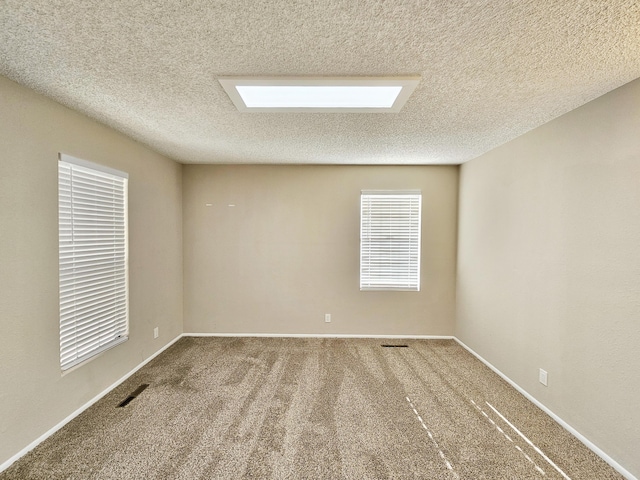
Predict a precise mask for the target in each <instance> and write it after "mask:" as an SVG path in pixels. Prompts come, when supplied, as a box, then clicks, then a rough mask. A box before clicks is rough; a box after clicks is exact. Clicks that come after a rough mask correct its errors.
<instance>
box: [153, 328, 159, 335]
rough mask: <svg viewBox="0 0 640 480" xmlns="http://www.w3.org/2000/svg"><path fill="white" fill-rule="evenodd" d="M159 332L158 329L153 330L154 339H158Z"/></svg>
mask: <svg viewBox="0 0 640 480" xmlns="http://www.w3.org/2000/svg"><path fill="white" fill-rule="evenodd" d="M158 335H159V332H158V327H156V328H154V329H153V338H158Z"/></svg>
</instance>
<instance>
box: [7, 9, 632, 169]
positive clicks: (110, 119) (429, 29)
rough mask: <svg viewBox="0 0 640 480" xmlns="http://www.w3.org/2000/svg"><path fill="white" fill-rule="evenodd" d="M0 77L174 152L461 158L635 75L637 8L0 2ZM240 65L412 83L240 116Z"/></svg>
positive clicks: (191, 155)
mask: <svg viewBox="0 0 640 480" xmlns="http://www.w3.org/2000/svg"><path fill="white" fill-rule="evenodd" d="M0 73H1V74H3V75H5V76H7V77H9V78H11V79H13V80H15V81H17V82H19V83H22V84H24V85H27V86H28V87H31V88H33V89H34V90H36V91H38V92H41V93H43V94H45V95H47V96H49V97H51V98H53V99H55V100H57V101H59V102H60V103H62V104H64V105H67V106H69V107H71V108H74V109H76V110H79V111H81V112H84V113H85V114H87V115H89V116H91V117H93V118H96V119H98V120H100V121H101V122H104V123H105V124H107V125H110V126H112V127H114V128H115V129H117V130H120V131H122V132H124V133H125V134H127V135H129V136H131V137H133V138H135V139H137V140H139V141H141V142H143V143H145V144H147V145H149V146H151V147H152V148H153V149H155V150H156V151H159V152H161V153H164V154H166V155H168V156H170V157H172V158H174V159H176V160H178V161H181V162H187V163H191V162H204V163H233V162H242V163H307V162H308V163H339V164H359V163H362V164H376V163H382V164H387V163H391V164H404V163H407V164H445V163H461V162H464V161H466V160H469V159H472V158H474V157H476V156H478V155H480V154H482V153H484V152H486V151H488V150H490V149H492V148H494V147H496V146H498V145H500V144H502V143H504V142H506V141H508V140H510V139H512V138H514V137H516V136H518V135H521V134H522V133H524V132H526V131H528V130H531V129H532V128H535V127H536V126H538V125H541V124H542V123H545V122H547V121H549V120H551V119H553V118H555V117H557V116H559V115H561V114H563V113H565V112H568V111H570V110H572V109H574V108H576V107H578V106H580V105H582V104H584V103H586V102H588V101H589V100H592V99H594V98H596V97H598V96H600V95H602V94H604V93H606V92H608V91H610V90H612V89H614V88H616V87H618V86H620V85H622V84H624V83H626V82H629V81H631V80H633V79H635V78H637V77H639V76H640V2H639V1H638V0H591V1H589V0H511V1H508V0H495V1H488V0H485V1H482V0H474V1H471V0H469V1H463V0H457V1H456V0H451V1H447V0H438V1H435V0H434V1H417V0H414V1H409V0H393V1H382V0H378V1H374V0H359V1H356V0H297V1H295V0H271V1H256V0H223V1H212V0H190V1H187V0H182V1H180V0H173V1H169V0H164V1H162V0H143V1H138V2H134V1H132V0H110V1H103V0H0ZM237 75H256V76H264V75H312V76H323V75H326V76H336V75H349V76H358V75H365V76H393V75H420V76H421V77H422V80H421V82H420V84H419V85H418V87H417V89H416V91H415V92H414V94H413V96H412V97H411V98H410V99H409V101H408V102H407V104H406V105H405V107H404V108H403V110H402V111H401V112H400V113H397V114H375V113H369V114H346V113H339V114H335V113H334V114H328V113H322V114H311V113H240V112H238V111H237V110H236V109H235V107H234V106H233V104H232V103H231V101H230V100H229V98H228V97H227V95H226V93H225V92H224V90H223V89H222V87H221V86H220V84H219V83H218V82H217V80H216V79H217V78H218V77H220V76H237ZM0 107H1V105H0Z"/></svg>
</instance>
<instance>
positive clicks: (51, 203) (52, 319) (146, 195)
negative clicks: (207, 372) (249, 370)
mask: <svg viewBox="0 0 640 480" xmlns="http://www.w3.org/2000/svg"><path fill="white" fill-rule="evenodd" d="M0 109H1V111H2V114H1V115H0V324H1V325H2V335H0V464H2V463H3V462H4V461H6V460H7V459H8V458H10V457H11V456H13V455H14V454H16V453H17V452H18V451H20V450H21V449H22V448H24V447H25V446H27V445H28V444H29V443H31V442H32V441H33V440H35V439H36V438H38V437H39V436H40V435H42V434H43V433H45V432H46V431H47V430H48V429H50V428H51V427H53V426H54V425H56V424H57V423H58V422H60V421H61V420H62V419H64V418H65V417H66V416H68V415H69V414H71V413H72V412H74V411H75V410H77V409H78V408H79V407H81V406H82V405H83V404H84V403H86V402H87V401H89V400H90V399H91V398H93V397H94V396H95V395H97V394H99V393H100V392H102V391H103V390H104V389H105V388H107V387H108V386H110V385H111V384H112V383H113V382H115V381H116V380H118V379H119V378H121V377H122V376H123V375H125V374H126V373H127V372H129V371H130V370H131V369H132V368H134V367H136V366H137V365H139V364H140V363H141V362H142V361H143V360H145V359H146V358H148V357H149V356H151V355H152V354H153V353H154V352H156V351H157V350H159V349H160V348H162V347H163V346H164V345H166V344H167V343H168V342H169V341H171V340H172V339H173V338H175V337H176V336H177V335H179V334H180V333H181V332H182V210H181V201H182V199H181V196H182V191H181V189H182V184H181V167H180V165H178V164H176V163H175V162H173V161H171V160H168V159H166V158H164V157H162V156H160V155H158V154H155V153H152V152H151V151H150V150H149V149H147V148H145V147H144V146H142V145H140V144H138V143H136V142H134V141H132V140H130V139H128V138H126V137H124V136H123V135H121V134H119V133H116V132H114V131H113V130H110V129H108V128H107V127H104V126H102V125H100V124H98V123H97V122H94V121H92V120H89V119H88V118H86V117H84V116H82V115H80V114H78V113H75V112H73V111H71V110H69V109H67V108H65V107H63V106H61V105H59V104H57V103H55V102H53V101H50V100H48V99H46V98H44V97H42V96H40V95H38V94H36V93H34V92H32V91H31V90H28V89H26V88H24V87H21V86H18V85H17V84H15V83H13V82H11V81H9V80H7V79H6V78H3V77H0ZM58 152H65V153H68V154H70V155H73V156H76V157H80V158H84V159H86V160H90V161H93V162H97V163H102V164H104V165H107V166H110V167H113V168H117V169H120V170H124V171H127V172H128V173H129V223H130V229H129V236H130V240H129V247H130V251H129V260H130V267H129V274H130V336H129V340H128V341H127V342H125V343H124V344H122V345H119V346H117V347H115V348H113V349H112V350H109V351H107V352H105V353H104V354H102V355H100V356H99V357H97V358H95V359H94V360H92V361H91V362H89V363H87V364H85V365H83V366H81V367H80V368H78V369H76V370H74V371H72V372H71V373H68V374H66V375H65V376H61V374H60V360H59V343H58V223H57V222H58V204H57V194H58V190H57V188H58V187H57V158H58ZM155 326H158V327H159V329H160V338H159V339H157V340H154V339H153V327H155Z"/></svg>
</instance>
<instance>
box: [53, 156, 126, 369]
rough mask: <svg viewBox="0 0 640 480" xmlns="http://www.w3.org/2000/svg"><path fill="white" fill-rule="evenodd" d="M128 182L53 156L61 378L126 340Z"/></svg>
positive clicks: (93, 165) (109, 172)
mask: <svg viewBox="0 0 640 480" xmlns="http://www.w3.org/2000/svg"><path fill="white" fill-rule="evenodd" d="M128 178H129V175H128V174H127V173H126V172H122V171H120V170H115V169H113V168H109V167H105V166H103V165H99V164H97V163H93V162H89V161H86V160H82V159H79V158H75V157H72V156H70V155H66V154H63V153H60V154H59V155H58V274H59V277H58V279H59V289H58V295H59V296H58V299H59V333H60V336H59V342H60V368H61V370H62V373H63V374H65V373H68V372H69V371H71V370H72V369H74V368H75V367H78V366H79V365H82V364H84V363H85V362H87V361H89V360H91V359H93V358H95V357H96V356H97V355H99V354H101V353H103V352H105V351H106V350H109V349H110V348H113V347H115V346H116V345H120V344H121V343H123V342H125V341H126V340H128V338H129V274H128V271H129V268H128V263H129V262H128V251H129V246H128V244H129V242H128V235H129V234H128V230H129V229H128V203H129V202H128ZM78 237H79V238H82V241H80V240H79V239H78ZM111 242H112V243H111ZM81 262H82V263H84V265H82V264H81Z"/></svg>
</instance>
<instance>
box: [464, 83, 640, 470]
mask: <svg viewBox="0 0 640 480" xmlns="http://www.w3.org/2000/svg"><path fill="white" fill-rule="evenodd" d="M459 218H460V222H459V255H458V288H457V299H458V300H457V305H458V314H457V327H456V328H457V331H456V335H457V336H458V337H459V338H460V339H461V340H462V341H464V342H465V343H466V344H467V345H469V346H470V347H471V348H473V349H474V350H476V351H477V352H478V353H479V354H480V355H482V356H483V357H484V358H486V359H487V360H488V361H490V362H491V363H492V364H493V365H495V366H496V367H497V368H498V369H500V370H501V371H502V372H504V373H505V374H506V375H507V376H509V377H510V378H511V379H513V380H514V381H515V382H516V383H518V384H519V385H520V386H522V387H523V388H524V389H525V390H527V391H528V392H529V393H531V394H532V395H533V396H535V397H536V398H537V399H538V400H540V401H541V402H542V403H543V404H544V405H546V406H547V407H548V408H550V409H551V410H552V411H553V412H554V413H556V414H558V415H559V416H560V417H561V418H563V419H564V420H565V421H566V422H568V423H569V424H570V425H571V426H573V427H574V428H575V429H577V430H578V431H579V432H580V433H582V434H583V435H585V436H586V437H587V438H588V439H590V440H591V441H592V442H594V443H595V444H596V445H597V446H598V447H600V448H601V449H603V450H604V451H605V452H606V453H607V454H608V455H610V456H612V457H613V458H614V459H615V460H616V461H618V462H619V463H620V464H622V466H623V467H625V468H627V469H628V470H629V471H631V472H632V473H633V474H635V475H636V476H640V456H639V455H638V452H640V434H639V432H640V415H638V409H639V405H640V403H639V402H640V400H639V399H640V355H639V354H638V348H639V347H640V81H635V82H632V83H630V84H628V85H626V86H624V87H622V88H619V89H617V90H615V91H613V92H611V93H609V94H607V95H605V96H603V97H601V98H599V99H597V100H595V101H593V102H591V103H589V104H587V105H585V106H583V107H582V108H579V109H577V110H574V111H573V112H570V113H568V114H566V115H564V116H562V117H560V118H558V119H556V120H554V121H552V122H550V123H548V124H546V125H544V126H542V127H540V128H538V129H536V130H534V131H532V132H530V133H528V134H526V135H524V136H522V137H520V138H518V139H516V140H514V141H512V142H510V143H508V144H506V145H504V146H502V147H500V148H498V149H496V150H494V151H492V152H490V153H488V154H486V155H484V156H482V157H480V158H478V159H476V160H473V161H471V162H469V163H467V164H465V165H464V166H463V167H462V171H461V182H460V211H459ZM539 368H543V369H545V370H547V371H548V372H549V386H548V387H544V386H542V385H541V384H540V383H539V382H538V369H539Z"/></svg>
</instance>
